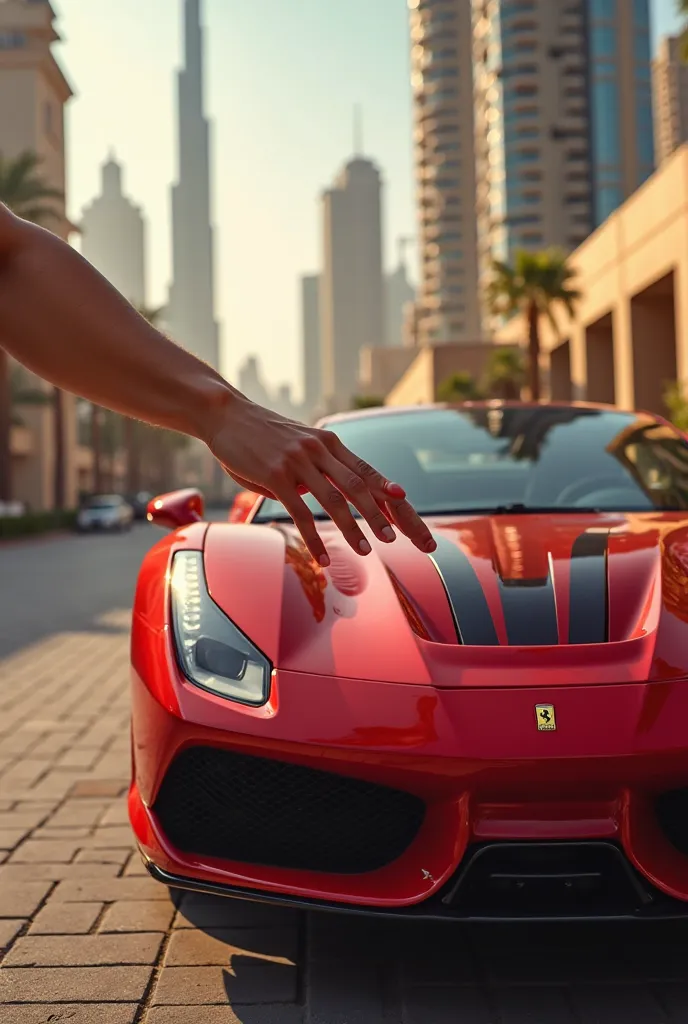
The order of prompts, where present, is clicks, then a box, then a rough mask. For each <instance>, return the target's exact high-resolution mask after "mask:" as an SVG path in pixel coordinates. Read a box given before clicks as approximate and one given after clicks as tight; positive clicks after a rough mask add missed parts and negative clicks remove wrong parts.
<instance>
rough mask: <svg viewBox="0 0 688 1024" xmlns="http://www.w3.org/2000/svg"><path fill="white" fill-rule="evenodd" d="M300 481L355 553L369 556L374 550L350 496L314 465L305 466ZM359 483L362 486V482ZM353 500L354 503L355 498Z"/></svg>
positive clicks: (378, 515)
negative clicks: (348, 499) (355, 512)
mask: <svg viewBox="0 0 688 1024" xmlns="http://www.w3.org/2000/svg"><path fill="white" fill-rule="evenodd" d="M300 479H301V480H302V481H303V483H304V484H305V485H306V487H307V488H308V490H309V491H310V493H311V494H312V495H313V497H314V498H317V500H318V501H319V502H320V504H321V505H322V507H323V508H324V510H325V511H326V512H327V514H328V516H329V517H330V519H331V520H332V522H333V523H334V524H335V526H337V527H338V528H339V530H340V532H341V534H342V535H343V537H344V539H345V540H346V542H347V543H348V544H349V545H350V546H351V547H352V548H353V549H354V551H355V552H356V553H357V554H359V555H369V554H370V552H371V550H372V549H371V547H370V544H369V542H368V541H367V540H366V538H365V536H364V535H363V532H362V530H361V528H360V526H359V525H358V523H357V522H356V520H355V519H354V517H353V516H352V514H351V510H350V509H349V502H348V501H347V497H349V496H348V495H346V496H345V494H344V493H342V491H341V490H340V489H339V488H338V487H337V486H336V485H335V483H334V482H332V481H330V480H328V479H327V477H325V476H323V473H322V471H321V470H319V469H317V468H316V467H315V466H313V465H312V464H310V465H306V466H304V468H303V470H302V471H301V475H300ZM359 482H360V483H361V485H362V481H359ZM356 490H357V491H358V488H356ZM368 497H369V499H370V502H371V503H372V505H374V506H375V508H376V510H377V512H376V515H377V517H379V519H380V520H382V522H383V523H386V520H385V517H384V516H383V515H382V513H381V512H380V510H379V509H378V508H377V505H375V502H374V501H373V499H372V497H370V495H368ZM351 500H352V501H353V498H352V499H351ZM387 528H388V529H389V530H391V526H389V524H387ZM304 539H305V538H304Z"/></svg>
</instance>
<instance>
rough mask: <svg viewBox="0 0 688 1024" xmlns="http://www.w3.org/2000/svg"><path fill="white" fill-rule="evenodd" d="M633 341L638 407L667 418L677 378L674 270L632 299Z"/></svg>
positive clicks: (635, 402)
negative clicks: (667, 396)
mask: <svg viewBox="0 0 688 1024" xmlns="http://www.w3.org/2000/svg"><path fill="white" fill-rule="evenodd" d="M631 342H632V347H633V392H634V404H635V408H636V409H647V410H648V411H649V412H656V413H660V414H661V415H664V414H665V413H666V411H667V409H666V405H665V403H664V392H665V391H666V388H667V386H668V385H669V384H671V383H673V382H674V381H675V380H676V376H677V368H676V318H675V313H674V274H673V271H672V272H671V273H669V274H666V275H665V276H664V277H662V278H660V280H659V281H655V283H654V284H652V285H650V287H649V288H646V289H645V290H644V291H642V292H639V293H638V294H637V295H634V296H633V298H632V299H631Z"/></svg>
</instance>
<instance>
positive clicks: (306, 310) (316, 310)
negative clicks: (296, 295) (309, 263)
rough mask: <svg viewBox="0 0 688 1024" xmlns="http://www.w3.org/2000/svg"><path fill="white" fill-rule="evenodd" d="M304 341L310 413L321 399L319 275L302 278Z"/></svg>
mask: <svg viewBox="0 0 688 1024" xmlns="http://www.w3.org/2000/svg"><path fill="white" fill-rule="evenodd" d="M301 343H302V348H301V352H302V358H303V403H304V409H305V412H306V414H307V415H308V416H310V415H311V413H312V412H313V411H314V410H315V409H317V408H319V406H320V401H321V399H322V372H321V359H320V275H319V274H309V275H307V276H306V277H302V278H301Z"/></svg>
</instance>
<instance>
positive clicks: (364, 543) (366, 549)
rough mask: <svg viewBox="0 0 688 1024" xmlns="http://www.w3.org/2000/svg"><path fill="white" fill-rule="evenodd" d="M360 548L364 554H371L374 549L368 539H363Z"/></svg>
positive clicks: (359, 544)
mask: <svg viewBox="0 0 688 1024" xmlns="http://www.w3.org/2000/svg"><path fill="white" fill-rule="evenodd" d="M358 550H359V551H360V552H361V554H362V555H369V554H370V552H371V551H372V550H373V549H372V548H371V546H370V544H369V543H368V541H367V540H361V541H359V543H358Z"/></svg>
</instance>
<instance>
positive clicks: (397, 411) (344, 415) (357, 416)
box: [317, 399, 659, 427]
mask: <svg viewBox="0 0 688 1024" xmlns="http://www.w3.org/2000/svg"><path fill="white" fill-rule="evenodd" d="M430 409H542V410H545V409H599V410H600V411H601V412H618V413H626V414H627V415H637V414H638V412H639V410H631V409H620V408H619V407H618V406H617V405H611V404H610V405H607V404H605V403H603V402H556V401H555V402H519V401H503V400H502V399H482V400H480V401H471V402H427V403H423V404H419V405H377V406H372V407H371V408H369V409H353V410H351V411H349V412H338V413H332V415H330V416H323V417H322V419H320V420H319V421H318V423H317V426H319V427H326V426H329V425H330V424H331V423H343V422H348V421H350V420H362V419H373V418H379V417H383V418H384V417H388V416H408V415H413V414H414V413H422V412H428V410H430ZM643 415H646V416H653V417H654V418H656V419H659V417H656V416H655V414H654V413H646V412H643Z"/></svg>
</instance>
